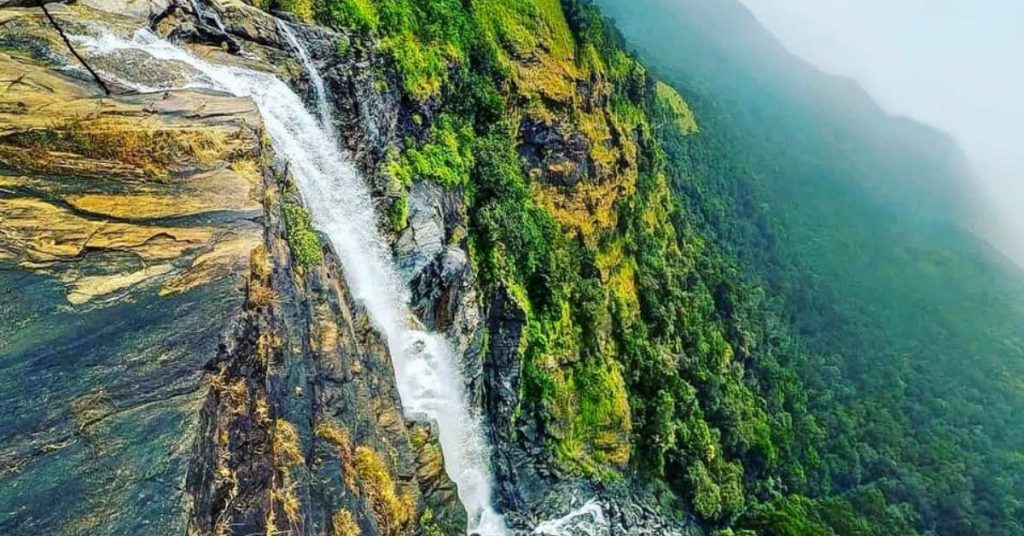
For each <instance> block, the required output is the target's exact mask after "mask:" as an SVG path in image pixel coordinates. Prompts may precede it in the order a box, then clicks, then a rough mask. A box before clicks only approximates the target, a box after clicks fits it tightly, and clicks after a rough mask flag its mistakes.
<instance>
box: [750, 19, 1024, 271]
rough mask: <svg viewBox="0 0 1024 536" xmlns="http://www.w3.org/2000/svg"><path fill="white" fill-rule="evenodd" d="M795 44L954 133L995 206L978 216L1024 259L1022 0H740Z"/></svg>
mask: <svg viewBox="0 0 1024 536" xmlns="http://www.w3.org/2000/svg"><path fill="white" fill-rule="evenodd" d="M743 3H744V4H745V5H746V6H747V7H748V8H749V9H750V10H751V11H752V12H753V13H754V14H755V15H756V17H757V18H758V20H759V21H760V22H761V23H762V24H763V25H764V26H765V27H766V28H767V29H768V30H769V31H771V32H772V33H773V34H774V35H775V36H776V37H778V38H779V40H780V41H781V42H782V43H783V45H785V46H786V47H787V48H788V49H789V50H790V51H791V52H793V53H795V54H797V55H798V56H800V57H802V58H804V59H806V60H808V61H809V62H811V63H812V64H814V65H815V66H817V67H818V68H820V69H821V70H823V71H825V72H828V73H830V74H835V75H841V76H847V77H851V78H853V79H855V80H856V81H857V82H858V83H859V84H860V85H861V86H862V87H863V88H864V89H865V90H867V91H868V93H870V94H871V96H872V97H874V98H875V99H876V100H877V101H878V102H879V104H881V105H882V106H883V107H884V108H885V109H886V110H887V111H889V112H890V113H892V114H895V115H904V116H907V117H910V118H913V119H915V120H918V121H921V122H924V123H926V124H928V125H931V126H934V127H936V128H938V129H940V130H943V131H945V132H947V133H949V134H950V135H952V136H953V137H954V138H955V139H956V141H957V143H958V144H959V145H960V146H961V147H962V148H963V149H964V151H965V153H966V154H967V156H968V158H969V159H970V163H971V167H972V170H973V171H974V175H975V176H976V177H977V179H978V182H977V188H978V191H979V193H980V194H981V195H983V196H984V197H985V199H986V202H987V203H990V204H991V205H992V206H993V207H994V208H995V209H996V211H995V213H994V216H995V217H993V218H985V216H993V214H992V213H990V212H988V211H980V213H979V214H978V216H979V219H978V220H976V221H975V222H973V223H974V224H975V226H976V227H977V228H978V229H979V230H980V231H981V232H982V234H983V235H984V236H985V237H986V238H987V239H988V240H990V241H991V242H993V243H994V244H995V245H996V246H998V247H999V248H1000V249H1002V250H1003V251H1004V252H1005V253H1006V254H1007V255H1009V256H1010V257H1012V258H1013V259H1014V260H1015V261H1016V262H1017V263H1018V264H1022V263H1024V211H1022V210H1021V207H1022V206H1024V134H1022V132H1021V125H1024V100H1022V99H1021V98H1020V94H1021V88H1024V62H1022V61H1021V60H1020V53H1021V52H1022V51H1024V32H1022V31H1021V28H1024V3H1022V2H1018V1H1015V0H994V1H989V2H984V3H974V2H963V1H957V0H936V1H924V0H911V1H901V2H891V1H886V0H829V1H826V2H820V1H813V0H743Z"/></svg>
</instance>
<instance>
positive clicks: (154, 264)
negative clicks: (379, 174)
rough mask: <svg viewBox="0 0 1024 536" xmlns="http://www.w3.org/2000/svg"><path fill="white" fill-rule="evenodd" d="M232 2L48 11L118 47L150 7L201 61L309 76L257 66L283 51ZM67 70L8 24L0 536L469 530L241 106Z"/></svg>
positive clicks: (327, 40)
mask: <svg viewBox="0 0 1024 536" xmlns="http://www.w3.org/2000/svg"><path fill="white" fill-rule="evenodd" d="M222 4H223V5H219V6H218V13H219V18H220V19H221V20H222V21H223V24H224V28H223V29H220V28H216V29H211V27H210V26H209V24H208V19H204V17H202V16H198V14H197V13H195V12H192V11H190V10H189V9H188V8H184V7H182V6H179V5H177V4H170V5H169V6H165V5H160V4H159V3H146V6H148V7H147V8H146V9H142V8H139V10H136V11H137V12H136V11H130V12H124V13H127V14H128V15H129V16H127V17H125V16H121V15H120V14H119V15H114V14H112V13H109V12H107V11H106V10H114V11H118V10H119V9H120V7H118V6H120V5H121V4H119V3H117V2H111V3H108V2H89V3H87V4H85V5H77V6H71V7H65V6H59V5H51V6H50V9H51V11H52V12H53V13H54V15H55V17H56V18H57V19H58V21H59V22H60V23H61V24H62V25H63V26H65V27H66V28H71V29H74V28H75V27H76V25H77V24H82V23H84V22H86V21H87V22H88V24H91V25H100V26H102V27H104V28H107V29H108V30H109V31H112V32H117V33H120V34H126V33H128V32H131V31H133V29H134V28H138V27H140V26H141V25H144V24H148V23H149V22H150V20H151V17H150V16H151V15H153V14H154V12H155V13H156V16H155V17H152V23H153V24H154V26H155V27H156V30H157V31H158V32H160V33H163V34H165V35H171V36H176V37H178V38H179V39H186V40H189V41H191V46H192V50H193V52H194V53H196V54H199V55H202V56H206V57H209V58H214V59H216V60H217V61H234V62H237V63H239V64H242V65H245V66H247V67H255V68H262V69H265V70H272V69H278V70H280V71H281V72H282V74H283V75H284V77H285V78H286V79H291V80H293V81H295V82H296V83H300V84H301V76H300V75H299V74H298V73H300V72H301V71H300V70H299V69H298V68H297V67H296V66H295V63H294V62H293V61H288V62H280V63H278V62H273V63H272V62H271V61H269V60H272V59H274V58H277V59H280V58H285V57H289V55H290V52H291V51H290V50H289V49H288V48H287V45H285V44H283V41H282V39H281V38H280V36H279V35H278V34H277V30H276V29H275V28H276V23H275V22H274V21H273V19H272V18H271V17H269V16H268V15H265V14H264V13H263V12H261V11H259V10H256V9H254V8H251V7H249V6H246V5H244V4H241V3H236V2H223V3H222ZM122 7H123V6H122ZM150 8H152V9H150ZM157 9H159V11H158V12H156V11H154V10H157ZM133 17H134V18H133ZM93 31H95V29H93ZM300 32H301V33H302V34H303V35H306V34H315V35H318V36H319V37H316V38H315V39H313V41H314V42H320V43H321V45H322V46H328V44H329V46H331V47H332V48H333V49H335V50H336V49H337V44H336V41H337V40H338V39H342V38H343V37H342V36H336V35H331V34H327V33H326V32H322V31H319V30H314V29H308V28H304V29H300ZM317 39H319V40H320V41H316V40H317ZM228 40H230V41H232V42H233V43H234V44H233V45H232V44H230V43H228ZM332 40H333V41H332ZM218 41H219V42H218ZM225 43H228V44H227V49H228V51H229V52H230V51H231V50H244V51H246V52H247V53H248V55H247V56H246V57H241V56H238V57H235V56H232V55H231V54H230V53H225V52H224V49H222V48H220V47H221V46H222V45H223V44H225ZM211 45H212V46H211ZM236 45H237V47H236ZM98 63H101V62H98ZM74 65H75V60H74V59H73V58H72V57H71V56H70V54H69V53H68V51H67V50H66V48H64V45H63V43H62V42H61V41H60V40H59V37H58V35H57V34H56V32H55V31H54V30H53V28H52V27H49V26H48V25H47V22H46V20H45V19H44V18H43V16H42V13H41V12H39V11H38V10H33V9H24V10H22V9H5V10H4V11H2V12H0V73H3V74H2V78H3V81H4V83H5V85H6V87H5V91H4V92H3V93H2V94H0V291H2V293H3V296H4V299H3V300H2V301H0V319H2V322H0V390H2V392H3V393H4V397H3V400H2V402H0V404H2V406H0V407H3V409H4V410H5V411H4V412H3V414H2V415H0V445H2V448H0V510H2V512H3V513H2V514H0V533H4V534H38V533H52V534H112V535H113V534H138V535H145V534H169V533H178V534H180V533H189V534H253V533H260V534H263V533H279V532H281V531H289V532H290V533H292V534H355V533H357V531H358V533H360V534H363V535H376V534H382V535H392V534H406V533H415V532H419V531H421V530H426V528H431V529H434V530H440V531H442V532H443V533H445V534H449V533H451V534H454V533H459V532H462V531H463V530H464V527H465V525H466V518H465V512H464V511H463V510H462V508H461V506H460V505H459V504H458V502H457V499H456V497H457V496H456V493H455V488H454V485H453V484H452V483H451V481H450V480H448V478H447V476H446V475H445V474H444V471H443V470H442V469H443V460H442V458H441V455H440V449H439V448H438V446H437V441H436V433H435V430H434V429H433V428H432V427H431V425H430V424H429V423H428V424H424V423H417V422H414V421H409V422H407V420H406V418H405V417H404V416H403V414H402V410H401V405H400V402H399V398H398V394H397V391H396V388H395V384H394V379H393V373H392V367H391V362H390V357H389V355H388V352H387V350H386V347H385V345H384V343H383V342H382V340H381V338H380V336H379V335H378V334H377V333H376V331H375V330H374V329H373V327H372V326H371V323H370V321H369V319H368V317H367V316H366V314H365V313H364V312H363V311H362V310H361V309H360V308H359V307H358V306H357V305H356V304H355V303H354V302H353V300H352V297H351V295H350V294H349V292H348V289H347V288H346V285H345V283H344V274H343V273H342V272H341V269H340V265H339V263H338V262H337V260H336V259H335V258H334V256H333V254H332V252H331V251H330V250H329V249H325V250H324V251H323V252H322V253H323V255H322V259H321V260H319V261H317V262H315V263H313V264H311V265H306V266H298V265H297V264H295V262H294V261H293V258H292V257H293V256H292V252H291V249H290V243H289V240H288V230H287V227H286V226H285V224H284V217H283V215H282V206H283V204H284V203H295V204H301V199H299V198H298V197H297V194H296V193H295V192H294V191H293V189H292V188H290V187H288V186H287V185H288V184H289V183H290V178H289V176H288V173H287V167H286V166H285V165H283V163H281V162H279V161H277V159H276V157H275V155H274V154H273V150H272V147H270V145H269V143H268V141H267V139H266V135H265V133H264V132H263V128H262V123H261V119H260V116H259V114H258V112H257V110H256V108H255V107H254V105H253V103H252V102H250V101H248V100H246V99H238V98H234V97H229V96H225V95H221V94H214V93H210V92H202V91H165V92H158V93H148V94H136V93H134V92H130V91H127V90H125V88H123V87H120V86H118V85H117V84H116V81H115V82H114V83H112V85H113V86H114V89H115V91H114V95H113V96H105V95H104V94H103V92H102V91H101V90H100V89H99V87H98V86H97V85H96V84H95V83H94V82H93V81H92V80H91V79H90V78H88V77H87V76H84V75H83V74H82V73H81V72H80V71H79V70H77V69H76V68H74V67H73V66H74ZM68 66H72V67H71V68H70V69H68V68H67V67H68ZM96 67H97V69H99V70H100V71H101V72H102V71H103V66H102V65H99V64H97V65H96ZM110 67H111V68H113V67H114V66H110ZM338 68H339V69H341V70H342V74H338V75H337V79H338V80H340V79H342V78H343V77H344V72H346V71H345V70H344V69H343V68H342V67H338ZM346 68H347V67H346ZM150 75H151V76H153V77H161V76H172V75H173V73H170V72H168V73H162V72H161V71H159V70H154V71H153V72H152V73H150ZM289 75H290V76H289ZM164 82H171V84H170V85H173V80H164ZM335 83H340V82H337V81H336V82H335ZM351 83H352V84H353V85H352V94H354V95H356V94H360V92H368V91H369V89H367V87H364V86H362V85H360V84H359V83H358V82H351ZM349 104H350V105H351V106H353V109H356V108H358V107H359V106H363V104H356V103H355V101H349ZM364 112H365V113H367V114H371V115H372V114H373V113H374V110H372V109H365V110H364ZM341 117H343V118H344V117H347V116H346V115H345V114H344V113H343V114H341ZM380 117H384V118H385V119H386V118H387V115H386V114H383V115H381V116H380ZM370 125H371V126H370V127H367V130H366V132H371V134H366V135H365V136H364V137H363V138H362V139H361V140H356V143H363V142H365V146H366V147H368V149H366V150H367V151H368V153H367V154H370V153H372V151H373V149H372V147H373V146H374V145H373V136H374V134H372V132H373V128H375V127H373V126H372V125H373V124H372V123H370ZM381 128H383V127H381ZM381 139H383V138H381ZM421 525H422V527H421Z"/></svg>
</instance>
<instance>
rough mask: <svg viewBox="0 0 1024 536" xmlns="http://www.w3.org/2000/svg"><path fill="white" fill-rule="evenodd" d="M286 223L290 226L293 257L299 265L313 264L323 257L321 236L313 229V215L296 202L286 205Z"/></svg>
mask: <svg viewBox="0 0 1024 536" xmlns="http://www.w3.org/2000/svg"><path fill="white" fill-rule="evenodd" d="M284 219H285V225H286V226H287V228H288V244H289V245H290V246H291V250H292V257H293V258H295V262H296V263H298V265H299V266H301V267H303V268H305V267H308V266H311V265H313V264H315V263H317V262H320V259H322V258H323V250H322V249H321V245H320V237H319V236H317V234H316V231H315V230H313V215H312V214H310V213H309V211H308V210H306V209H305V208H303V207H302V206H300V205H298V204H295V203H285V205H284Z"/></svg>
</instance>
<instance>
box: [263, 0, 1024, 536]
mask: <svg viewBox="0 0 1024 536" xmlns="http://www.w3.org/2000/svg"><path fill="white" fill-rule="evenodd" d="M602 4H604V5H605V7H606V8H608V9H609V11H610V13H611V14H613V15H614V16H616V17H617V18H619V20H620V21H621V23H622V24H623V26H624V28H625V29H626V31H627V35H628V36H629V39H631V40H632V39H635V41H631V42H627V40H626V39H624V38H623V37H622V36H621V35H620V34H619V33H618V31H617V30H616V29H615V27H614V26H613V24H612V23H610V22H609V21H608V20H607V19H606V18H605V17H604V15H603V14H602V12H601V11H599V10H598V8H597V7H595V6H594V5H592V4H590V3H588V2H586V1H583V0H564V1H562V2H558V1H556V0H514V1H499V0H466V1H459V0H440V1H431V2H417V1H413V0H388V1H382V2H369V1H366V0H332V1H327V2H312V3H309V2H303V1H302V0H287V1H283V0H282V1H279V2H277V3H272V5H269V6H267V7H269V8H272V9H278V8H281V9H286V10H289V11H292V12H293V13H295V14H296V15H298V16H299V17H300V18H304V19H307V20H316V21H318V22H320V23H322V24H325V25H328V26H333V27H335V28H338V29H355V30H356V31H358V32H362V33H364V34H366V35H369V36H372V37H373V38H376V39H379V40H380V42H381V43H382V47H383V48H384V49H385V50H386V51H388V53H389V54H390V56H391V57H392V58H393V60H394V65H395V69H396V70H397V72H398V73H399V78H400V80H401V84H402V91H403V93H404V95H405V98H406V99H407V100H408V101H409V102H412V103H418V105H420V108H419V110H420V112H418V113H415V114H413V116H412V117H410V119H409V121H410V122H411V126H410V127H409V131H410V136H409V137H408V139H407V140H406V144H405V147H404V149H403V150H401V151H396V152H395V153H394V154H392V155H391V157H390V158H389V162H388V164H387V171H388V174H389V176H390V177H391V181H390V183H389V185H388V195H389V198H390V199H391V201H390V209H389V213H390V224H391V225H392V226H393V227H394V229H396V230H401V229H402V228H403V227H405V225H406V223H407V218H408V202H407V200H406V196H407V195H408V194H407V192H408V189H409V187H410V185H411V184H412V183H413V182H414V181H418V180H429V181H433V182H435V183H437V184H440V185H442V186H444V187H446V188H448V189H451V190H453V191H456V192H459V193H460V194H461V195H462V196H463V198H464V199H465V201H466V204H467V206H468V207H469V209H468V213H469V214H470V216H471V217H470V219H469V225H468V228H466V229H464V233H465V235H464V236H462V237H460V238H461V239H464V240H465V243H466V244H467V247H468V249H469V251H470V255H471V258H472V261H473V264H474V267H475V269H476V273H477V276H478V278H479V283H480V286H481V290H482V291H483V294H484V295H487V296H494V295H498V294H507V295H508V296H510V297H511V299H512V300H513V301H514V302H515V303H516V304H517V305H518V306H519V307H520V308H521V309H522V311H523V313H524V315H525V317H526V329H525V333H524V339H523V343H522V347H521V359H522V367H523V384H522V393H521V395H522V396H521V401H520V405H519V407H518V411H517V415H516V419H517V420H518V421H519V422H537V423H540V429H542V430H543V431H544V437H543V441H544V444H545V445H546V447H547V448H548V450H549V451H550V453H551V455H552V457H553V459H554V460H555V463H556V464H557V465H559V466H560V468H561V469H562V470H563V471H566V472H568V473H570V474H577V475H582V476H584V477H587V478H593V479H598V480H616V479H620V478H623V477H624V475H627V474H632V473H634V472H636V473H638V474H642V475H646V477H647V478H650V477H653V478H652V479H651V480H653V481H655V482H661V483H663V484H664V485H665V486H666V487H668V488H670V489H672V490H674V491H675V492H676V493H677V494H678V496H679V504H678V505H677V507H678V509H679V511H680V512H691V513H692V514H694V515H695V516H696V517H697V518H698V519H699V520H700V523H701V525H703V526H704V527H706V528H708V529H709V530H710V531H713V532H715V533H716V534H720V535H725V534H734V533H741V534H744V533H745V534H750V533H756V534H762V535H766V536H767V535H805V534H820V535H833V534H842V535H846V534H858V535H861V534H864V535H868V534H871V535H890V534H915V533H919V534H941V535H974V534H976V535H990V534H1005V535H1020V534H1024V522H1022V519H1024V503H1022V502H1021V499H1020V492H1021V490H1024V456H1022V452H1024V430H1022V428H1021V427H1020V426H1019V423H1018V422H1016V420H1015V419H1016V415H1018V414H1019V412H1020V410H1021V409H1024V384H1022V383H1021V380H1020V378H1022V377H1024V361H1022V359H1021V354H1022V341H1024V339H1022V324H1021V322H1020V320H1021V318H1022V317H1021V313H1022V312H1024V311H1022V308H1021V303H1022V302H1021V298H1022V297H1024V292H1022V288H1021V286H1020V284H1019V278H1020V274H1019V271H1018V270H1017V269H1016V268H1014V267H1012V266H1011V265H1010V264H1009V263H1007V262H1005V261H1003V260H1002V259H1001V257H999V256H998V255H997V254H996V253H995V252H993V251H991V250H989V249H988V248H987V247H986V246H985V245H984V243H983V242H981V241H980V240H978V239H977V238H976V237H974V236H972V235H971V234H970V233H968V232H967V231H965V230H964V228H963V226H962V225H961V222H962V221H963V219H962V218H964V217H966V215H967V214H969V212H970V211H971V210H974V206H973V205H972V203H971V202H970V201H969V199H968V196H967V194H966V192H967V191H968V186H967V183H966V182H965V181H966V179H967V172H966V170H965V167H964V164H963V162H962V161H961V158H960V157H959V156H958V154H959V153H958V152H957V151H956V148H955V146H953V145H952V143H951V142H950V141H949V140H947V139H946V138H945V137H944V136H942V135H940V134H938V133H936V132H933V131H931V130H929V129H928V128H926V127H923V126H920V125H917V124H914V123H911V122H909V121H906V120H902V119H897V118H892V117H889V116H887V115H886V114H884V113H883V112H882V111H881V110H880V109H879V108H878V107H877V106H875V105H874V104H873V103H872V102H871V101H870V99H868V98H867V97H866V96H865V95H863V94H862V93H861V92H860V91H859V90H858V89H857V88H856V87H855V86H853V85H852V84H850V83H848V82H846V81H842V80H836V79H832V78H828V77H826V76H824V75H821V74H819V73H817V72H815V71H814V70H813V69H811V68H810V67H808V66H806V65H804V64H802V63H801V62H800V61H799V60H796V59H795V58H792V57H790V56H789V55H788V54H787V53H786V52H785V51H784V50H782V49H781V47H779V46H778V45H777V44H776V43H775V42H774V41H773V40H772V39H771V38H770V36H767V35H766V34H764V33H763V30H760V29H759V28H758V27H757V26H756V21H754V20H753V19H752V18H751V17H750V16H749V14H747V13H746V12H745V11H744V10H743V8H742V7H741V6H739V5H738V4H733V3H732V2H728V1H723V2H714V3H709V2H697V1H682V2H672V1H669V0H659V1H654V2H626V1H622V2H618V1H616V0H605V1H603V2H602ZM633 45H635V46H636V47H638V48H639V49H640V50H641V51H642V54H643V56H644V57H645V58H646V61H648V62H649V65H648V66H645V65H644V64H642V63H641V62H640V61H639V60H638V59H636V58H635V57H634V56H632V55H631V54H630V53H628V50H630V49H631V48H633ZM649 69H653V72H652V71H651V70H649ZM656 75H657V76H656ZM659 78H660V80H659ZM552 137H555V138H560V139H561V140H562V141H563V142H564V143H563V144H562V145H561V146H558V147H556V148H555V149H554V150H552V149H551V147H550V145H546V146H545V145H544V142H541V141H538V140H542V139H551V138H552Z"/></svg>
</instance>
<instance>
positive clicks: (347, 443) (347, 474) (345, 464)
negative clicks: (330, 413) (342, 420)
mask: <svg viewBox="0 0 1024 536" xmlns="http://www.w3.org/2000/svg"><path fill="white" fill-rule="evenodd" d="M316 434H317V435H318V436H320V437H322V438H324V439H325V440H327V441H328V442H330V443H333V444H334V445H335V446H337V447H338V457H339V458H341V468H342V471H343V473H344V475H343V478H344V480H345V487H346V488H348V489H349V491H352V492H356V493H358V491H359V490H358V488H357V487H356V466H355V456H354V455H353V452H352V440H351V438H350V437H349V433H348V430H346V429H345V427H344V426H341V425H339V424H336V423H333V422H330V421H321V422H320V423H319V424H317V426H316Z"/></svg>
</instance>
